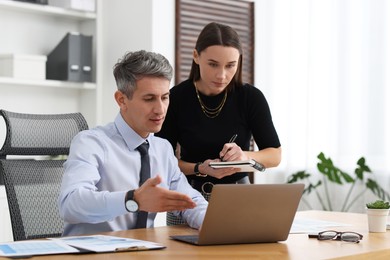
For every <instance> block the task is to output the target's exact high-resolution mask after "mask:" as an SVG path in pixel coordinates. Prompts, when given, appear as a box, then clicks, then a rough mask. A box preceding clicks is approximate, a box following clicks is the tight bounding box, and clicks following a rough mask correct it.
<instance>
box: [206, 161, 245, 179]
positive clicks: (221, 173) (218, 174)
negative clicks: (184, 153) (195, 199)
mask: <svg viewBox="0 0 390 260" xmlns="http://www.w3.org/2000/svg"><path fill="white" fill-rule="evenodd" d="M219 161H220V160H219V159H215V160H210V159H209V160H206V161H204V162H203V163H202V164H200V165H199V171H200V172H201V173H202V174H207V175H209V176H212V177H214V178H217V179H222V178H223V177H226V176H229V175H232V174H234V173H236V172H238V171H239V169H237V168H233V167H229V168H219V169H214V168H212V167H210V165H209V164H210V162H219Z"/></svg>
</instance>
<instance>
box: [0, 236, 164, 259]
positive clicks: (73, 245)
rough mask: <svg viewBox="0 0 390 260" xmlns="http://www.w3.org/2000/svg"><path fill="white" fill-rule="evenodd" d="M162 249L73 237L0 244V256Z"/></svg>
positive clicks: (126, 241) (116, 239)
mask: <svg viewBox="0 0 390 260" xmlns="http://www.w3.org/2000/svg"><path fill="white" fill-rule="evenodd" d="M162 248H165V246H163V245H161V244H158V243H154V242H149V241H144V240H137V239H131V238H123V237H114V236H104V235H96V236H75V237H62V238H51V239H48V240H25V241H17V242H9V243H0V256H6V257H28V256H33V255H50V254H68V253H81V252H96V253H102V252H120V251H142V250H152V249H162Z"/></svg>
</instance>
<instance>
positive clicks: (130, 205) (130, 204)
mask: <svg viewBox="0 0 390 260" xmlns="http://www.w3.org/2000/svg"><path fill="white" fill-rule="evenodd" d="M126 209H127V210H128V211H130V212H137V211H138V204H137V202H135V201H134V200H128V201H126Z"/></svg>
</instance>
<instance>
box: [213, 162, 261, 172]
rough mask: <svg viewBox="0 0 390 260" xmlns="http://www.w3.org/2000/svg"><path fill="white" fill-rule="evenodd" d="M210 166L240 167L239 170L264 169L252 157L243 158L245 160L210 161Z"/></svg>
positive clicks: (252, 170)
mask: <svg viewBox="0 0 390 260" xmlns="http://www.w3.org/2000/svg"><path fill="white" fill-rule="evenodd" d="M209 165H210V167H212V168H215V169H217V168H227V167H233V168H240V172H255V171H261V172H263V171H265V167H264V166H263V165H262V164H261V163H258V162H256V161H255V160H253V159H250V160H245V161H230V162H210V164H209Z"/></svg>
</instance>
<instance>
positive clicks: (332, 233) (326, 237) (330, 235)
mask: <svg viewBox="0 0 390 260" xmlns="http://www.w3.org/2000/svg"><path fill="white" fill-rule="evenodd" d="M337 234H338V233H337V232H335V231H325V232H321V233H319V234H318V239H319V240H329V239H334V238H336V237H337Z"/></svg>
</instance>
